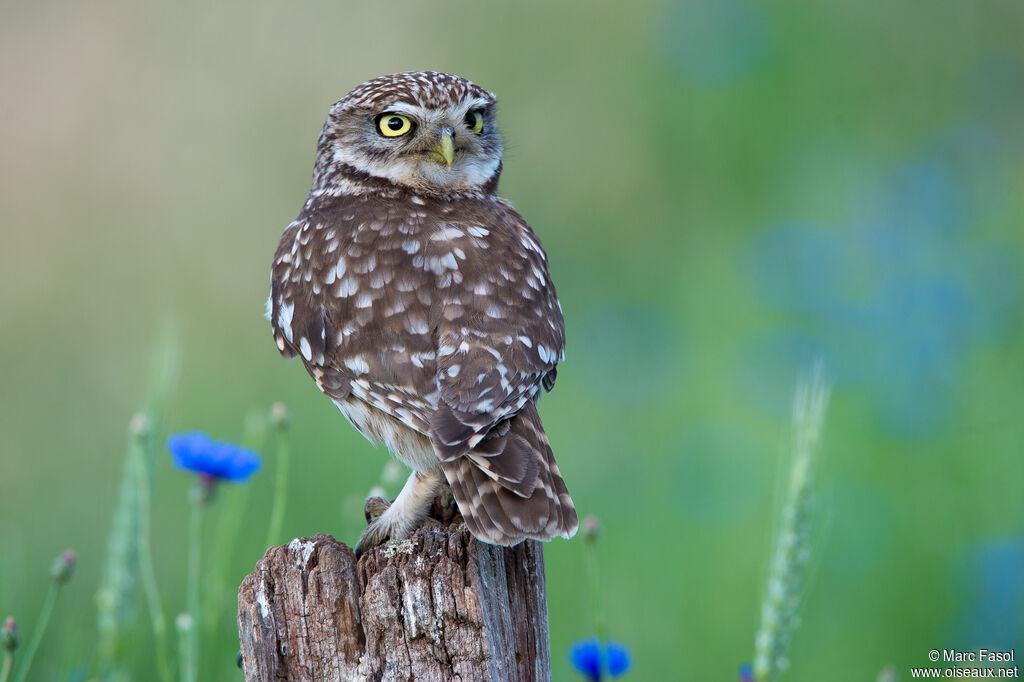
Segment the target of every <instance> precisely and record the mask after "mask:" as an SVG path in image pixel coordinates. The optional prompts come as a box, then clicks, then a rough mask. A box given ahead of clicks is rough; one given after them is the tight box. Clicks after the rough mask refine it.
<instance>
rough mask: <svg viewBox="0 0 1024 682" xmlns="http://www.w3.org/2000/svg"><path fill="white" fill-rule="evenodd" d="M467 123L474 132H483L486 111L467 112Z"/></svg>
mask: <svg viewBox="0 0 1024 682" xmlns="http://www.w3.org/2000/svg"><path fill="white" fill-rule="evenodd" d="M466 125H467V126H469V129H470V130H472V131H473V132H474V133H482V132H483V130H484V112H482V111H479V110H476V111H471V112H469V113H468V114H466Z"/></svg>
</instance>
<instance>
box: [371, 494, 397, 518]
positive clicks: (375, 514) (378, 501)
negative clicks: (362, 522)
mask: <svg viewBox="0 0 1024 682" xmlns="http://www.w3.org/2000/svg"><path fill="white" fill-rule="evenodd" d="M393 502H394V500H385V499H384V498H383V497H376V496H371V497H367V498H366V504H364V505H363V515H364V516H366V522H367V523H370V522H371V521H373V520H374V519H377V518H380V517H381V516H383V515H384V512H386V511H387V510H388V508H389V507H390V506H391V504H392V503H393Z"/></svg>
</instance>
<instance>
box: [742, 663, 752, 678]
mask: <svg viewBox="0 0 1024 682" xmlns="http://www.w3.org/2000/svg"><path fill="white" fill-rule="evenodd" d="M740 682H754V666H752V665H750V664H749V663H744V664H743V665H741V666H740Z"/></svg>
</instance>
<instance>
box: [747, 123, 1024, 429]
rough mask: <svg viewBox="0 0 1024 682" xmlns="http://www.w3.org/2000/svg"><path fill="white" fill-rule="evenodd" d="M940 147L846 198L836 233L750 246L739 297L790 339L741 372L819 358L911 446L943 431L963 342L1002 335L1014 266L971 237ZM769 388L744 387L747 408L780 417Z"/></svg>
mask: <svg viewBox="0 0 1024 682" xmlns="http://www.w3.org/2000/svg"><path fill="white" fill-rule="evenodd" d="M950 144H952V143H944V147H943V148H941V149H939V150H938V151H936V150H929V151H927V152H925V153H923V154H922V155H920V156H918V157H916V158H911V159H907V160H906V161H905V162H903V163H901V164H899V165H897V166H896V167H895V168H893V170H892V171H891V172H890V173H889V174H887V176H886V177H884V178H883V179H882V181H881V182H879V183H877V186H876V187H874V188H872V189H870V190H868V191H860V192H858V194H859V195H860V196H858V197H856V201H855V202H854V207H853V208H851V210H850V215H849V216H848V217H847V219H846V221H845V224H842V223H840V224H837V225H832V226H826V225H822V226H811V225H802V224H794V223H782V224H779V225H776V226H773V227H771V228H769V229H768V230H765V231H763V232H761V233H759V234H758V235H756V236H755V237H754V239H753V240H752V242H751V245H750V246H751V251H750V254H751V260H750V262H749V272H750V275H751V280H752V281H751V288H752V291H754V292H755V295H756V296H757V297H758V299H759V300H760V301H762V302H763V304H765V305H766V306H768V307H770V308H774V309H776V310H780V311H783V312H785V313H788V315H789V317H790V319H789V321H788V322H787V324H786V327H787V328H788V329H789V330H791V331H790V332H789V336H788V337H786V338H781V339H780V338H777V334H775V335H773V334H772V333H769V334H767V335H765V336H764V337H762V338H760V339H758V340H757V347H756V348H751V349H750V351H749V356H750V357H749V362H747V363H746V364H747V365H750V366H752V367H744V372H745V373H747V374H757V373H758V372H759V373H760V374H764V373H765V372H770V371H777V372H779V373H780V375H781V376H782V377H784V378H788V377H789V376H791V374H792V366H793V365H794V364H795V365H797V366H798V365H800V364H803V363H804V362H805V361H806V357H805V356H807V355H809V354H810V355H812V356H817V355H821V356H824V357H826V358H827V359H828V360H829V366H830V367H834V368H835V371H836V372H837V375H838V379H839V381H840V382H844V383H847V384H859V385H861V386H863V388H865V389H867V390H869V391H870V392H871V393H872V394H873V396H872V397H873V402H874V404H875V405H876V407H877V410H878V415H879V417H880V419H882V420H884V421H885V422H887V425H888V426H889V427H890V429H891V430H892V431H893V432H895V433H898V434H900V435H903V436H909V437H914V436H922V435H927V434H929V433H932V432H934V431H935V430H936V429H939V428H941V427H942V426H943V425H944V424H945V423H947V421H948V420H947V416H948V413H949V411H950V409H952V407H953V405H954V404H955V400H956V397H957V391H956V387H957V379H958V369H959V368H960V367H961V366H962V364H963V361H964V360H965V358H966V357H967V355H968V352H969V351H970V349H971V346H972V345H973V344H974V343H977V342H978V341H979V340H982V339H986V338H990V337H992V336H993V335H996V334H998V333H1000V332H1001V331H1003V330H1004V329H1005V328H1006V327H1007V322H1006V320H1008V319H1011V318H1012V311H1013V310H1014V305H1015V304H1016V303H1017V302H1018V300H1019V296H1018V295H1017V293H1016V292H1018V291H1019V286H1018V285H1019V279H1020V277H1019V276H1018V275H1017V274H1016V273H1017V272H1019V266H1020V263H1019V258H1014V256H1013V255H1012V254H1011V253H1010V252H1009V251H1007V250H1006V249H1005V248H1002V249H1001V248H1000V245H999V244H998V243H997V242H993V241H989V240H986V239H985V238H984V237H980V236H979V234H978V231H977V230H975V229H972V228H974V227H975V225H976V224H977V223H978V222H979V221H980V220H981V217H980V209H979V202H978V199H977V196H976V193H975V192H974V191H973V189H972V187H971V186H970V184H969V183H968V182H967V179H968V178H966V177H965V176H964V173H963V171H962V169H961V168H959V167H958V166H956V165H954V164H952V163H950V162H949V161H948V160H947V158H946V157H947V156H949V154H948V153H947V150H945V147H947V146H950ZM1001 252H1002V255H1001V256H999V254H1000V253H1001ZM997 256H998V257H997ZM780 342H781V343H780ZM758 368H760V369H758ZM766 368H770V369H766ZM752 369H753V372H752V371H751V370H752ZM765 379H768V380H769V381H765ZM774 379H775V377H771V376H769V377H764V376H758V377H757V380H756V381H755V382H754V385H753V386H752V387H751V390H750V391H749V394H750V395H751V397H752V398H753V399H755V400H756V401H757V402H759V403H762V404H765V405H775V406H782V405H785V404H786V401H785V400H784V399H782V398H783V396H784V392H785V390H788V379H784V380H783V381H775V380H774ZM765 391H774V394H773V395H770V396H769V395H765Z"/></svg>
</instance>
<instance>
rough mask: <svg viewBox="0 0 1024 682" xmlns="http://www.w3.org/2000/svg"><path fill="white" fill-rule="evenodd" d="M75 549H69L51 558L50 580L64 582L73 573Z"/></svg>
mask: <svg viewBox="0 0 1024 682" xmlns="http://www.w3.org/2000/svg"><path fill="white" fill-rule="evenodd" d="M75 562H76V559H75V550H73V549H69V550H67V551H65V552H64V553H63V554H61V555H60V556H59V557H57V558H56V559H54V560H53V565H52V566H51V567H50V580H52V581H53V582H55V583H61V584H63V583H66V582H67V581H69V580H71V576H72V575H74V573H75Z"/></svg>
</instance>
